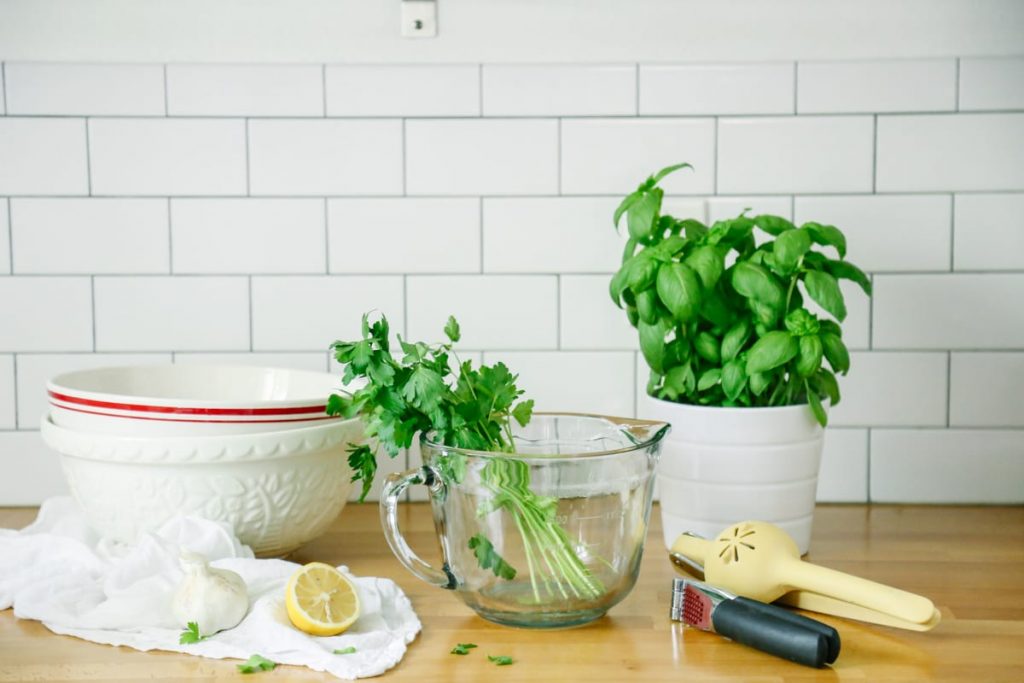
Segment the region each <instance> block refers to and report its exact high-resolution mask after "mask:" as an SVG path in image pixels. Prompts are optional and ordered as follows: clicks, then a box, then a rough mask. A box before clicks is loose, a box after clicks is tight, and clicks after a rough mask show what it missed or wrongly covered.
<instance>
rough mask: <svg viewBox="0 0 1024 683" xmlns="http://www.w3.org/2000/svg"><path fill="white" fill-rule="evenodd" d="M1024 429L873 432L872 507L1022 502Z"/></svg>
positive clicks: (893, 430)
mask: <svg viewBox="0 0 1024 683" xmlns="http://www.w3.org/2000/svg"><path fill="white" fill-rule="evenodd" d="M1022 454H1024V430H983V429H927V430H906V429H891V430H890V429H874V430H872V431H871V500H872V501H873V502H876V503H985V504H993V503H997V504H1011V505H1016V504H1020V503H1024V487H1022V486H1021V482H1022V481H1024V457H1022Z"/></svg>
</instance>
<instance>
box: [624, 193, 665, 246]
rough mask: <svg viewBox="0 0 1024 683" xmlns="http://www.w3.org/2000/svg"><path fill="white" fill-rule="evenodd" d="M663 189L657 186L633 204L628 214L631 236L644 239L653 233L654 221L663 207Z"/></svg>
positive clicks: (627, 219)
mask: <svg viewBox="0 0 1024 683" xmlns="http://www.w3.org/2000/svg"><path fill="white" fill-rule="evenodd" d="M662 194H663V193H662V191H661V189H659V188H655V189H653V190H651V191H650V192H645V193H644V194H643V195H641V196H640V199H638V200H637V201H636V202H634V203H633V205H632V206H630V207H629V213H628V214H627V216H626V221H627V224H628V225H629V236H630V237H632V238H633V239H636V240H642V239H645V238H647V237H649V236H650V235H651V232H652V231H653V230H654V221H655V219H656V218H657V216H658V211H659V210H660V209H661V196H662Z"/></svg>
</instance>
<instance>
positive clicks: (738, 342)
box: [721, 320, 750, 361]
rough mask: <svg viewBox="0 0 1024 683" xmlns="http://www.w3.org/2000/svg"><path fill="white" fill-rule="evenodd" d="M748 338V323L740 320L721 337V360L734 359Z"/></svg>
mask: <svg viewBox="0 0 1024 683" xmlns="http://www.w3.org/2000/svg"><path fill="white" fill-rule="evenodd" d="M749 338H750V323H748V322H747V321H746V320H741V321H739V322H738V323H736V324H735V325H733V326H732V327H730V328H729V331H728V332H726V333H725V336H724V337H722V349H721V353H722V360H725V361H730V360H732V359H733V358H735V357H736V355H737V354H738V353H739V352H740V349H742V348H743V345H744V344H746V343H747V340H748V339H749Z"/></svg>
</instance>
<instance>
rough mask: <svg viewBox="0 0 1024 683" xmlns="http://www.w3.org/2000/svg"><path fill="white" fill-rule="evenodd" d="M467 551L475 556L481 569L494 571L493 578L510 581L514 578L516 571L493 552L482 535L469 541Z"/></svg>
mask: <svg viewBox="0 0 1024 683" xmlns="http://www.w3.org/2000/svg"><path fill="white" fill-rule="evenodd" d="M469 549H470V550H472V551H473V553H474V554H475V555H476V561H477V562H478V563H479V564H480V568H481V569H492V570H494V574H495V576H498V577H500V578H502V579H507V580H509V581H511V580H512V579H514V578H516V570H515V568H514V567H512V565H510V564H509V563H508V562H506V561H505V560H504V559H503V558H502V557H501V555H499V554H498V553H497V551H495V550H494V546H493V545H491V542H490V541H489V540H487V537H486V536H484V535H483V534H477V535H476V536H474V537H473V538H471V539H469Z"/></svg>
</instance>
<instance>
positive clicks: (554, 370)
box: [484, 351, 635, 417]
mask: <svg viewBox="0 0 1024 683" xmlns="http://www.w3.org/2000/svg"><path fill="white" fill-rule="evenodd" d="M497 361H501V362H503V363H505V365H507V366H508V367H509V369H511V370H512V372H514V373H518V374H519V381H518V382H517V383H516V386H518V387H519V388H520V389H522V390H524V391H525V392H526V393H525V394H524V395H523V398H527V399H530V398H532V399H533V400H534V401H535V402H536V403H535V405H534V410H537V411H547V412H577V413H579V412H583V413H597V414H598V415H612V416H618V417H631V416H632V415H633V412H634V411H633V388H634V386H635V378H634V376H633V372H634V365H633V354H632V352H626V351H548V352H535V351H533V352H531V351H516V352H512V351H489V352H486V353H484V362H485V363H488V364H490V363H495V362H497Z"/></svg>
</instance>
